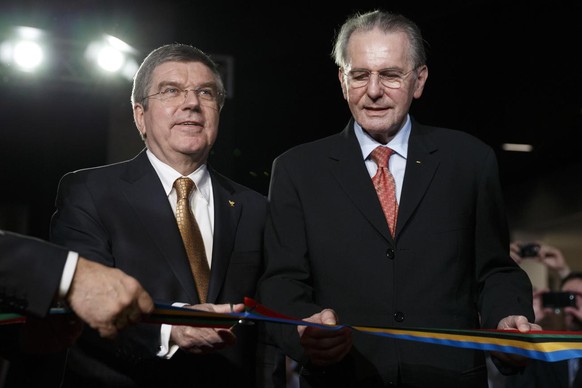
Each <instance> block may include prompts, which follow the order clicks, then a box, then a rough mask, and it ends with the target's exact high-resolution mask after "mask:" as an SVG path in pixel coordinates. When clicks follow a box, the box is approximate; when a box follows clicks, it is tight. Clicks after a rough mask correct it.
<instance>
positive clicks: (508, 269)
mask: <svg viewBox="0 0 582 388" xmlns="http://www.w3.org/2000/svg"><path fill="white" fill-rule="evenodd" d="M497 171H498V166H497V161H496V158H495V157H494V154H493V152H492V151H491V152H490V153H489V155H488V158H487V161H486V163H485V167H484V174H483V177H482V179H481V182H480V187H479V193H478V198H477V211H476V215H477V216H476V217H477V219H476V222H475V225H476V230H475V236H476V240H475V244H476V247H475V252H476V258H477V259H476V268H477V274H476V276H477V281H478V284H479V285H480V293H479V295H480V298H479V302H480V309H479V310H480V311H481V322H482V326H483V327H485V328H497V324H498V323H499V321H500V320H501V319H503V318H505V317H507V316H509V315H524V316H526V317H527V318H528V319H529V321H530V322H533V321H534V314H533V308H532V288H531V282H530V280H529V277H528V275H527V273H525V271H523V270H522V269H521V268H520V267H519V266H518V265H517V264H516V263H515V262H514V261H513V260H512V259H511V258H509V233H508V225H507V221H506V220H507V218H506V214H505V210H504V206H503V198H502V191H501V187H500V184H499V179H498V173H497Z"/></svg>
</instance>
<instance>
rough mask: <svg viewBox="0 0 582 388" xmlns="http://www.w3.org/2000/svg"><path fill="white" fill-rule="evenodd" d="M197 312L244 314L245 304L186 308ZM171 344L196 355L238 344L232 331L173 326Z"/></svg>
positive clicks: (206, 305)
mask: <svg viewBox="0 0 582 388" xmlns="http://www.w3.org/2000/svg"><path fill="white" fill-rule="evenodd" d="M184 307H185V308H191V309H195V310H203V311H213V312H216V313H230V312H235V313H242V312H243V311H244V304H242V303H239V304H235V305H230V304H210V303H204V304H197V305H192V306H184ZM170 343H171V344H174V345H178V346H179V347H180V348H181V349H182V350H185V351H187V352H190V353H194V354H207V353H212V352H214V351H217V350H220V349H224V348H226V347H229V346H232V345H234V344H235V343H236V335H235V334H234V333H233V332H232V330H230V329H222V328H212V327H192V326H172V333H171V334H170Z"/></svg>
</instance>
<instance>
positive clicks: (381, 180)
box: [370, 146, 398, 237]
mask: <svg viewBox="0 0 582 388" xmlns="http://www.w3.org/2000/svg"><path fill="white" fill-rule="evenodd" d="M393 153H394V151H393V150H392V149H390V148H388V147H382V146H378V147H376V148H375V149H374V151H372V153H371V154H370V157H371V158H372V160H373V161H374V162H376V164H377V165H378V170H377V171H376V175H374V177H373V178H372V182H373V183H374V188H375V189H376V192H377V193H378V199H379V200H380V204H381V205H382V209H383V210H384V215H385V216H386V221H387V222H388V228H389V229H390V233H391V234H392V237H394V232H395V231H396V218H397V216H398V202H397V201H396V184H395V183H394V177H393V176H392V174H391V173H390V170H389V169H388V160H389V159H390V156H391V155H392V154H393Z"/></svg>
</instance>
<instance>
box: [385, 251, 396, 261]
mask: <svg viewBox="0 0 582 388" xmlns="http://www.w3.org/2000/svg"><path fill="white" fill-rule="evenodd" d="M386 257H387V258H389V259H390V260H394V249H392V248H388V249H386Z"/></svg>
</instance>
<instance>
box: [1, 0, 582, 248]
mask: <svg viewBox="0 0 582 388" xmlns="http://www.w3.org/2000/svg"><path fill="white" fill-rule="evenodd" d="M356 3H357V6H356ZM377 7H382V8H384V9H387V10H392V11H396V12H400V13H403V14H405V15H407V16H409V17H410V18H411V19H413V20H415V21H416V22H417V23H418V24H419V25H420V27H421V29H422V31H423V34H424V37H425V39H426V41H427V44H428V56H429V59H428V66H429V78H428V83H427V85H426V87H425V93H424V95H423V96H422V98H421V99H420V100H417V101H415V102H414V103H413V107H412V114H413V115H414V116H415V117H416V118H417V119H418V120H419V121H421V122H424V123H427V124H434V125H440V126H446V127H450V128H455V129H460V130H462V131H466V132H468V133H471V134H473V135H475V136H477V137H479V138H481V139H482V140H483V141H485V142H486V143H488V144H490V145H491V146H492V147H494V149H495V150H496V152H497V153H498V157H499V163H500V172H501V178H502V183H503V187H504V190H505V191H506V196H507V201H508V205H509V206H508V207H510V210H511V209H518V208H519V206H521V204H522V202H523V201H522V200H523V198H522V197H521V196H522V193H523V187H524V185H525V186H526V187H527V186H528V185H531V182H532V181H536V182H539V180H540V178H539V177H540V176H550V177H551V176H556V174H555V171H563V170H564V169H565V166H574V165H575V164H576V163H577V162H578V155H579V152H578V150H577V148H578V144H577V139H578V137H579V136H580V129H581V128H582V118H581V108H582V97H581V93H580V87H581V86H582V85H581V84H582V70H581V69H582V66H581V59H580V48H581V47H580V43H581V42H582V39H581V38H582V22H581V20H580V19H581V16H582V2H581V1H574V0H570V1H567V0H552V1H412V0H408V1H358V2H348V5H339V4H338V3H337V2H330V3H329V4H327V5H326V4H324V3H319V2H315V1H312V2H309V3H308V2H305V3H303V4H301V3H298V2H288V3H281V2H272V5H258V4H257V5H256V4H254V3H252V2H241V1H239V2H233V3H227V2H221V1H210V2H209V1H206V2H198V1H125V2H123V1H88V0H84V1H83V0H76V1H2V2H0V33H1V30H2V29H6V28H9V27H10V26H14V25H28V26H34V27H39V28H44V29H46V30H48V31H50V33H51V35H52V36H53V37H55V38H57V40H60V41H61V42H66V43H67V44H69V45H71V44H72V45H73V46H74V45H76V44H77V43H78V44H79V45H81V43H82V42H83V41H84V40H85V39H86V38H88V37H89V36H91V35H92V34H93V33H103V32H105V33H108V34H111V35H113V36H116V37H118V38H120V39H122V40H124V41H125V42H127V43H129V44H131V45H132V46H134V47H136V48H137V49H138V50H139V54H138V58H137V59H138V62H139V61H141V60H142V59H143V57H145V55H146V54H147V53H148V52H149V51H150V50H152V49H154V48H156V47H158V46H159V45H162V44H166V43H171V42H179V43H189V44H193V45H195V46H197V47H199V48H201V49H203V50H204V51H206V52H208V53H209V54H211V55H213V56H216V58H217V59H219V62H221V63H222V60H223V59H224V58H227V59H228V60H229V61H230V65H231V68H230V69H231V70H232V77H229V79H228V80H227V81H228V82H229V92H230V94H231V96H230V98H229V99H228V100H227V102H226V105H225V108H224V110H223V114H222V119H221V133H220V135H219V143H218V144H217V146H216V148H215V151H214V153H213V155H212V159H211V162H212V163H213V165H214V166H215V167H216V168H217V169H218V170H220V171H222V172H224V173H225V174H226V175H229V176H231V177H232V178H234V179H235V180H237V181H239V182H241V183H243V184H246V185H248V186H250V187H252V188H255V189H256V190H258V191H260V192H262V193H264V194H267V191H268V180H269V174H270V168H271V162H272V160H273V158H274V157H275V156H276V155H278V154H279V153H281V152H283V151H284V150H286V149H287V148H289V147H291V146H293V145H295V144H298V143H302V142H305V141H310V140H313V139H316V138H319V137H322V136H326V135H330V134H333V133H336V132H338V131H340V130H342V129H343V127H344V126H345V124H346V123H347V121H348V119H349V110H348V108H347V105H346V103H345V101H344V100H343V99H342V96H341V90H340V87H339V82H338V80H337V69H336V67H335V65H334V63H333V61H332V60H331V58H330V52H331V47H332V41H333V38H334V34H335V31H336V29H337V28H338V27H339V25H340V24H341V23H342V22H343V21H344V20H345V18H346V17H347V16H348V15H349V14H351V13H352V12H354V11H356V10H360V11H367V10H371V9H373V8H377ZM316 8H317V9H316ZM63 44H64V43H63ZM67 55H68V54H64V53H63V54H60V60H61V62H62V64H63V66H65V67H67V66H69V68H68V69H66V71H69V72H71V71H73V72H74V71H75V68H76V67H77V66H79V67H80V66H81V65H76V64H74V60H73V59H70V58H67ZM71 64H73V65H71ZM71 67H72V69H71ZM77 70H79V69H77ZM63 74H64V72H61V74H57V75H55V74H51V73H47V74H44V75H41V76H37V77H33V79H31V77H24V76H22V75H17V74H14V73H13V72H12V69H9V68H6V66H3V65H0V182H1V183H0V185H1V186H0V227H3V228H8V229H12V230H16V231H20V232H23V233H28V234H32V235H35V236H39V237H43V238H45V237H47V236H48V223H49V219H50V215H51V214H52V212H53V210H54V206H53V202H54V197H55V194H56V189H57V185H58V180H59V178H60V177H61V176H62V175H63V174H64V173H66V172H67V171H70V170H75V169H79V168H84V167H90V166H96V165H100V164H105V163H110V162H115V161H118V160H123V159H127V158H130V157H132V156H133V155H134V154H135V153H136V152H137V151H136V150H139V149H140V148H141V144H140V140H139V136H138V133H137V130H136V129H135V127H134V126H133V124H132V121H131V120H132V119H131V114H132V113H131V107H130V103H129V98H130V91H131V83H130V82H127V81H121V80H117V81H114V80H104V79H100V78H93V77H92V76H90V75H87V76H85V75H84V73H80V74H81V76H82V77H83V78H84V81H83V82H78V81H70V80H67V78H66V77H65V76H63ZM120 139H122V140H120ZM502 142H520V143H522V142H529V143H532V144H533V145H534V147H535V148H534V152H533V153H530V154H524V153H507V152H504V151H502V150H501V149H500V144H501V143H502ZM120 143H121V144H120ZM112 149H114V150H116V151H115V152H112V151H111V150H112ZM560 176H561V175H560ZM570 178H571V179H575V180H579V179H580V175H574V176H571V177H570ZM548 179H549V178H548ZM551 184H552V185H554V186H555V185H556V182H555V181H552V183H551ZM560 184H561V183H557V185H560ZM569 195H571V196H575V197H576V198H577V197H579V191H578V192H575V193H573V194H572V193H571V192H570V194H569ZM570 204H571V203H563V204H561V205H562V207H561V208H560V209H559V211H557V213H558V214H557V215H559V216H561V215H562V213H563V212H567V211H568V210H567V207H568V206H570ZM554 210H555V208H554Z"/></svg>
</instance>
